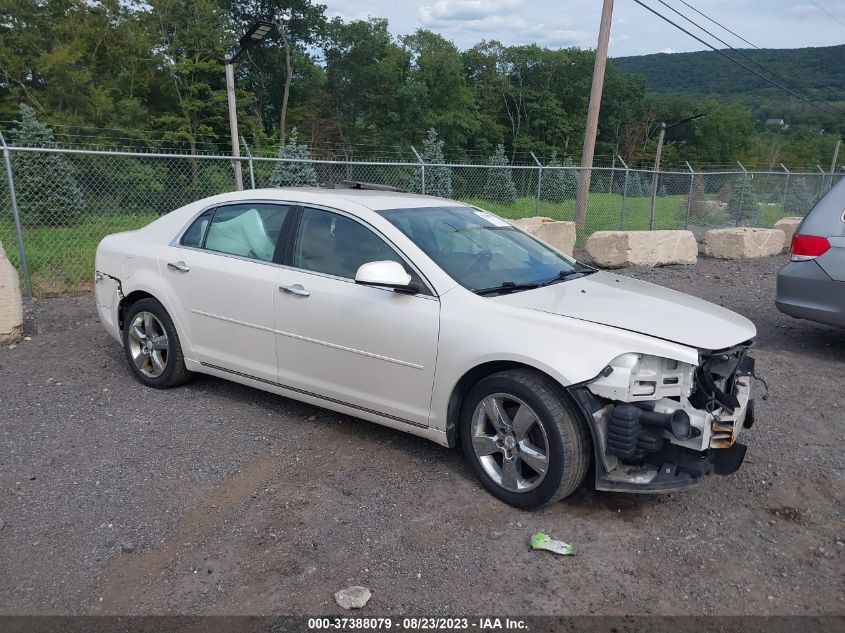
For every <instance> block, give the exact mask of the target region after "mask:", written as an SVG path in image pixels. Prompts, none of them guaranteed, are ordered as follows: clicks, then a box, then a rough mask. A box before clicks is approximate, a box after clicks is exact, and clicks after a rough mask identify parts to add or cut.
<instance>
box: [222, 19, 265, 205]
mask: <svg viewBox="0 0 845 633" xmlns="http://www.w3.org/2000/svg"><path fill="white" fill-rule="evenodd" d="M274 28H275V25H274V24H273V23H272V22H267V21H266V20H259V21H258V22H256V23H255V24H253V25H252V26H250V27H249V29H247V32H246V33H245V34H244V36H243V37H242V38H241V39H240V41H239V44H240V47H239V48H238V50H237V51H235V52H234V53H230V54H228V55H226V57H224V58H223V65H224V66H225V68H226V102H227V104H228V105H229V133H230V134H231V136H232V161H233V162H234V170H235V189H237V190H238V191H243V188H244V177H243V169H242V168H241V146H240V143H239V141H238V106H237V102H236V101H235V60H236V59H237V58H238V57H240V56H241V55H242V54H243V52H244V51H245V50H246V49H247V48H249V47H250V46H252V45H253V44H256V43H258V42H260V41H261V40H263V39H264V37H265V36H266V35H267V34H268V33H270V32H271V31H272V30H273V29H274Z"/></svg>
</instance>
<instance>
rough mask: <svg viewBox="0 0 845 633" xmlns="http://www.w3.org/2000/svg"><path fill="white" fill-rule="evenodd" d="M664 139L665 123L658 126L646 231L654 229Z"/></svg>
mask: <svg viewBox="0 0 845 633" xmlns="http://www.w3.org/2000/svg"><path fill="white" fill-rule="evenodd" d="M664 138H666V122H665V121H664V122H663V123H661V124H660V136H658V137H657V153H656V154H655V155H654V173H653V174H652V176H651V204H650V205H649V207H648V230H649V231H651V230H652V229H653V228H654V205H655V201H656V200H657V175H658V172H660V155H661V154H662V153H663V139H664Z"/></svg>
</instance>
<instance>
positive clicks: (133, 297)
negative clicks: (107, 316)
mask: <svg viewBox="0 0 845 633" xmlns="http://www.w3.org/2000/svg"><path fill="white" fill-rule="evenodd" d="M141 299H155V297H154V296H153V295H151V294H150V293H149V292H144V291H143V290H135V291H133V292H130V293H129V294H128V295H126V296H125V297H123V299H121V300H120V303H119V304H118V306H117V323H118V327H120V329H121V331H123V315H124V314H126V311H127V310H128V309H129V308H130V306H131V305H132V304H133V303H137V302H138V301H140V300H141Z"/></svg>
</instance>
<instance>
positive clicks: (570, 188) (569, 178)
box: [540, 152, 580, 202]
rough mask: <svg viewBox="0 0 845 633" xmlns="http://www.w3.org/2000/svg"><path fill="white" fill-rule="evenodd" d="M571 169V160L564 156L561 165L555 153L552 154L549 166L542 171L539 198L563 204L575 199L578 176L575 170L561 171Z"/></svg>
mask: <svg viewBox="0 0 845 633" xmlns="http://www.w3.org/2000/svg"><path fill="white" fill-rule="evenodd" d="M562 167H570V168H571V167H572V159H571V158H569V156H566V157H565V158H564V159H563V164H561V162H560V161H559V160H558V158H557V152H552V155H551V158H550V159H549V164H548V165H546V169H544V170H543V182H542V184H541V186H540V198H542V199H543V200H548V201H550V202H563V201H564V200H569V199H571V198H575V196H576V195H577V193H578V180H579V176H580V174H579V173H578V170H577V169H574V168H573V169H561V168H562Z"/></svg>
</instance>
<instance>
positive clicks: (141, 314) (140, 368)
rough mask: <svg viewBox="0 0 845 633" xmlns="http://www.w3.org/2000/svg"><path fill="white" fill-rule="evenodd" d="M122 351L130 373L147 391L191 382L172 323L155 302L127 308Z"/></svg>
mask: <svg viewBox="0 0 845 633" xmlns="http://www.w3.org/2000/svg"><path fill="white" fill-rule="evenodd" d="M123 351H124V353H125V354H126V361H127V362H128V363H129V368H130V369H131V370H132V373H134V374H135V377H136V378H137V379H138V380H139V381H140V382H142V383H143V384H145V385H146V386H147V387H154V388H156V389H168V388H170V387H177V386H179V385H181V384H183V383H185V382H187V381H188V380H190V378H191V372H189V371H188V369H187V368H186V367H185V358H184V356H183V355H182V345H181V344H180V343H179V336H178V334H176V328H175V327H174V326H173V320H172V319H171V318H170V315H169V314H167V310H165V309H164V306H163V305H161V304H160V303H159V302H158V301H156V300H155V299H152V298H147V299H141V300H140V301H136V302H135V303H133V304H132V305H130V306H129V308H128V310H127V311H126V314H125V318H124V320H123Z"/></svg>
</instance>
